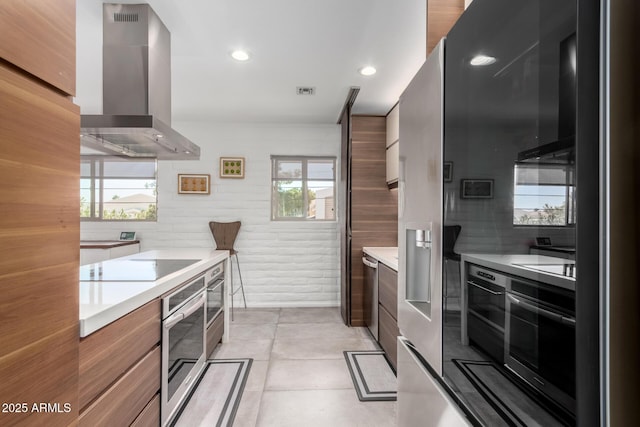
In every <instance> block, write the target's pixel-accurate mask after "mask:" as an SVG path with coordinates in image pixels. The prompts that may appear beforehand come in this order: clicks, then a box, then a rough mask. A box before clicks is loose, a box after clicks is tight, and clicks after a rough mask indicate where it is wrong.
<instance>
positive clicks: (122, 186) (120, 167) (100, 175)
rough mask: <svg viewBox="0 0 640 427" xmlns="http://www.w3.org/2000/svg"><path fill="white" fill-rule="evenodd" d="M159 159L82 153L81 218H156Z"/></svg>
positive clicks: (123, 219) (109, 219) (113, 219)
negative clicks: (124, 157)
mask: <svg viewBox="0 0 640 427" xmlns="http://www.w3.org/2000/svg"><path fill="white" fill-rule="evenodd" d="M156 183H157V181H156V160H155V159H153V160H151V159H137V160H128V159H127V160H125V159H120V158H114V157H105V156H95V157H94V156H82V159H81V161H80V218H81V219H82V220H108V221H136V220H138V221H155V220H156V218H157V205H158V198H157V190H156Z"/></svg>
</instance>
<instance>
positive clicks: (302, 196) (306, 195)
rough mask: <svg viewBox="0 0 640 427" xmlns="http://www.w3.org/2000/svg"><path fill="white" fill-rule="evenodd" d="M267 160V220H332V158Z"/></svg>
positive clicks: (333, 209)
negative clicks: (269, 182)
mask: <svg viewBox="0 0 640 427" xmlns="http://www.w3.org/2000/svg"><path fill="white" fill-rule="evenodd" d="M271 159H272V198H271V219H273V220H325V221H326V220H335V218H336V216H335V181H336V178H335V177H336V175H335V165H336V160H335V158H320V157H280V156H272V158H271Z"/></svg>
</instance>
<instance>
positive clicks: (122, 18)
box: [113, 12, 138, 22]
mask: <svg viewBox="0 0 640 427" xmlns="http://www.w3.org/2000/svg"><path fill="white" fill-rule="evenodd" d="M113 22H138V14H137V13H119V12H116V13H114V14H113Z"/></svg>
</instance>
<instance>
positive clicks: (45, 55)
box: [0, 0, 76, 95]
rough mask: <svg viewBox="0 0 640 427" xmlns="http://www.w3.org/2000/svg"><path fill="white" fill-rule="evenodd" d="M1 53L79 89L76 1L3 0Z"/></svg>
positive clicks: (59, 85)
mask: <svg viewBox="0 0 640 427" xmlns="http://www.w3.org/2000/svg"><path fill="white" fill-rule="evenodd" d="M0 9H1V10H0V40H2V43H1V44H0V57H1V58H3V59H6V60H7V61H9V62H11V63H13V64H14V65H17V66H18V67H20V68H22V69H23V70H26V71H28V72H29V73H31V74H33V75H34V76H36V77H39V78H40V79H42V80H44V81H45V82H47V83H49V84H51V85H53V86H55V87H57V88H58V89H60V90H62V91H63V92H65V93H67V94H69V95H75V93H76V1H75V0H56V1H42V0H2V6H0Z"/></svg>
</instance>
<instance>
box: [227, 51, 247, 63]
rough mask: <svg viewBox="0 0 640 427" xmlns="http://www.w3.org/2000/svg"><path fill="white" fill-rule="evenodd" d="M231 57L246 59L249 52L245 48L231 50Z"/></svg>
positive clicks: (237, 59) (239, 59)
mask: <svg viewBox="0 0 640 427" xmlns="http://www.w3.org/2000/svg"><path fill="white" fill-rule="evenodd" d="M231 57H232V58H233V59H235V60H236V61H247V60H249V52H247V51H246V50H234V51H233V52H231Z"/></svg>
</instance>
